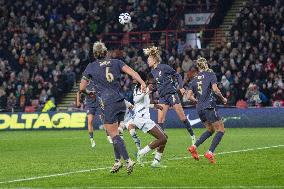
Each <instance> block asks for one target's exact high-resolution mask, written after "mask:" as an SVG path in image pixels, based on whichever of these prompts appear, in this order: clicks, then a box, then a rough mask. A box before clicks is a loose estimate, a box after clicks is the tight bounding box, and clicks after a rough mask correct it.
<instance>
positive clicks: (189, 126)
mask: <svg viewBox="0 0 284 189" xmlns="http://www.w3.org/2000/svg"><path fill="white" fill-rule="evenodd" d="M183 123H184V125H185V128H186V129H187V131H188V132H189V134H190V136H193V135H194V133H193V130H192V127H191V125H190V123H189V121H188V120H187V119H186V120H184V121H183Z"/></svg>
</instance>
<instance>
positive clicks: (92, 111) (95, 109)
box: [85, 106, 100, 115]
mask: <svg viewBox="0 0 284 189" xmlns="http://www.w3.org/2000/svg"><path fill="white" fill-rule="evenodd" d="M85 111H86V112H87V115H89V114H91V115H99V114H100V113H99V112H100V108H99V107H98V106H85Z"/></svg>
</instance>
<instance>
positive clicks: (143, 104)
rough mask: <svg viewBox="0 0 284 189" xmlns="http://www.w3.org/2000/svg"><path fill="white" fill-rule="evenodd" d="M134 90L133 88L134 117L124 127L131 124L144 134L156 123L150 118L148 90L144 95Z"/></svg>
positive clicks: (138, 90)
mask: <svg viewBox="0 0 284 189" xmlns="http://www.w3.org/2000/svg"><path fill="white" fill-rule="evenodd" d="M136 89H137V88H136V87H135V89H134V92H133V101H134V109H133V111H134V115H133V117H132V119H130V120H129V121H128V122H127V123H126V127H128V125H130V124H133V125H135V126H136V127H138V128H139V129H141V130H142V131H143V132H144V133H146V132H148V131H149V130H151V129H152V128H153V127H155V125H156V123H155V122H154V121H152V120H151V118H150V111H149V108H150V97H149V89H148V88H147V90H146V93H143V92H141V91H140V89H137V90H136Z"/></svg>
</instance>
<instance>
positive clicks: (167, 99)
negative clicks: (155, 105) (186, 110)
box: [159, 93, 180, 106]
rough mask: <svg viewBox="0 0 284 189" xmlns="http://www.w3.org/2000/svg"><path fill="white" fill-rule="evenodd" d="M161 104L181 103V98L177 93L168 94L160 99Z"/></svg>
mask: <svg viewBox="0 0 284 189" xmlns="http://www.w3.org/2000/svg"><path fill="white" fill-rule="evenodd" d="M159 104H166V105H169V106H173V105H175V104H180V99H179V96H178V94H177V93H174V94H167V95H165V96H163V97H161V98H160V99H159Z"/></svg>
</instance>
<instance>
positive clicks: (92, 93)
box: [88, 91, 96, 100]
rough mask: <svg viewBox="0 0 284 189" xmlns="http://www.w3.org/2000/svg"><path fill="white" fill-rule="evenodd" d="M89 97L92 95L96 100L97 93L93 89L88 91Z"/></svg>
mask: <svg viewBox="0 0 284 189" xmlns="http://www.w3.org/2000/svg"><path fill="white" fill-rule="evenodd" d="M88 95H89V97H91V98H92V99H93V100H96V94H95V92H93V91H89V93H88Z"/></svg>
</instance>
